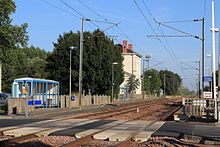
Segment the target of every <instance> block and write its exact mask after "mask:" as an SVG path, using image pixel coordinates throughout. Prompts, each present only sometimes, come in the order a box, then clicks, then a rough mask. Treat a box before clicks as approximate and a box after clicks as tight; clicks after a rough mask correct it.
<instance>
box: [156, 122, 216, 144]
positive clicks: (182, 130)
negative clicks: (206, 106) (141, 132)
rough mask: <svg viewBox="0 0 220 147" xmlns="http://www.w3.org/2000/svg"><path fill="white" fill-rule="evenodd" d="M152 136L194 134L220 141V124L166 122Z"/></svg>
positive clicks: (177, 136)
mask: <svg viewBox="0 0 220 147" xmlns="http://www.w3.org/2000/svg"><path fill="white" fill-rule="evenodd" d="M153 136H169V137H176V138H182V137H187V136H188V137H192V136H196V137H199V138H202V139H204V140H213V141H215V140H217V141H220V126H214V125H213V124H203V125H198V124H196V123H186V122H166V123H165V124H164V125H163V126H162V127H161V128H160V129H158V130H157V132H155V133H154V134H153Z"/></svg>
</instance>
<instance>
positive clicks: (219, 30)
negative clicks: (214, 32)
mask: <svg viewBox="0 0 220 147" xmlns="http://www.w3.org/2000/svg"><path fill="white" fill-rule="evenodd" d="M218 34H219V38H218V98H220V28H219V29H218Z"/></svg>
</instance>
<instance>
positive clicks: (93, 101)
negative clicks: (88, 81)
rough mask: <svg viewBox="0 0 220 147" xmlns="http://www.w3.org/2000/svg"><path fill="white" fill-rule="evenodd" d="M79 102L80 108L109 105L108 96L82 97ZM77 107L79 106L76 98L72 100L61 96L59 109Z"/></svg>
mask: <svg viewBox="0 0 220 147" xmlns="http://www.w3.org/2000/svg"><path fill="white" fill-rule="evenodd" d="M81 102H82V106H88V105H100V104H108V103H110V96H106V95H100V96H97V95H94V96H91V95H87V96H82V101H81ZM77 106H79V98H78V96H75V97H72V98H70V97H69V96H67V95H63V96H61V108H66V107H70V108H72V107H77Z"/></svg>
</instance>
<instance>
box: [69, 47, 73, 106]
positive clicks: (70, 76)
mask: <svg viewBox="0 0 220 147" xmlns="http://www.w3.org/2000/svg"><path fill="white" fill-rule="evenodd" d="M71 57H72V50H71V49H70V90H69V108H71V104H70V103H71V91H72V87H71V86H72V73H71V72H72V70H71V69H72V61H71Z"/></svg>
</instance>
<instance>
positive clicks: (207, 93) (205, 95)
mask: <svg viewBox="0 0 220 147" xmlns="http://www.w3.org/2000/svg"><path fill="white" fill-rule="evenodd" d="M203 98H212V92H209V91H208V92H207V91H204V92H203Z"/></svg>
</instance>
